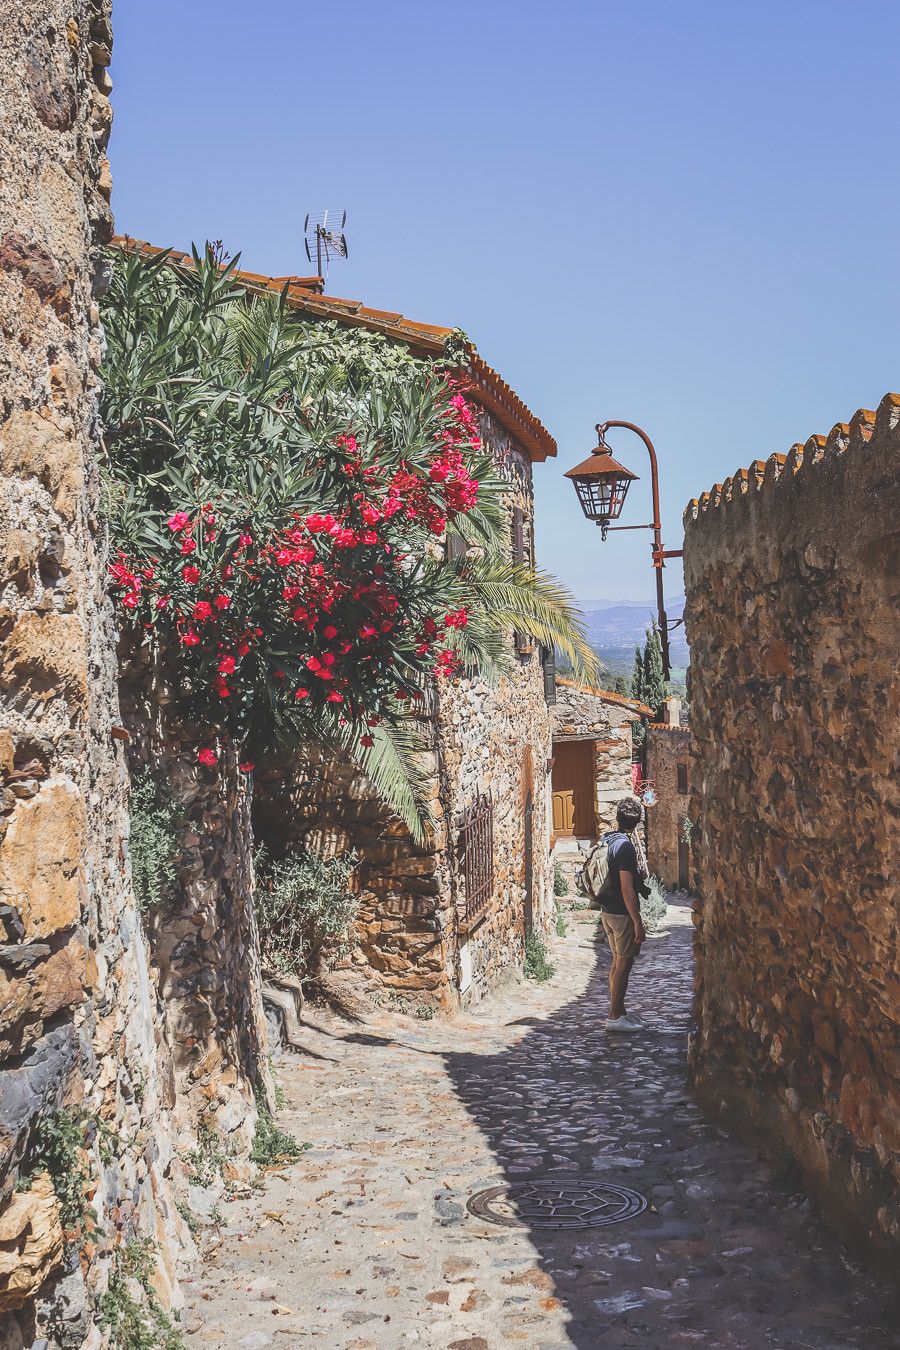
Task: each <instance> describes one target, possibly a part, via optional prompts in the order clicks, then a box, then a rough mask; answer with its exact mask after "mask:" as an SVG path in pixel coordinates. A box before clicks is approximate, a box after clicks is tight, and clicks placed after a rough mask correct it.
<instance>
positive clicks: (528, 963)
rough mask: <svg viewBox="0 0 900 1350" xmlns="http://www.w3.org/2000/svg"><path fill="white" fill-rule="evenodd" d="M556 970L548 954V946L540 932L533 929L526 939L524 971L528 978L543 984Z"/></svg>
mask: <svg viewBox="0 0 900 1350" xmlns="http://www.w3.org/2000/svg"><path fill="white" fill-rule="evenodd" d="M555 972H556V966H555V965H554V964H553V962H552V961H551V960H550V957H549V956H548V954H547V946H546V944H545V942H544V939H543V938H542V937H541V935H540V933H537V932H534V931H532V932H531V933H529V934H528V936H527V937H526V939H525V962H524V964H523V966H522V973H523V975H524V976H525V978H526V980H536V981H537V983H538V984H543V983H544V982H545V980H549V979H550V978H551V977H552V976H553V975H554V974H555Z"/></svg>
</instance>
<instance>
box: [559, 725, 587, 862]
mask: <svg viewBox="0 0 900 1350" xmlns="http://www.w3.org/2000/svg"><path fill="white" fill-rule="evenodd" d="M594 793H595V788H594V745H593V742H592V741H557V743H556V745H555V746H554V747H553V833H554V834H555V835H558V836H559V835H576V836H577V837H578V838H580V839H589V838H591V837H592V836H593V835H594V833H595V829H596V824H595V820H596V812H595V809H594Z"/></svg>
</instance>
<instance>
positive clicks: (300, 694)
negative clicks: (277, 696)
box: [294, 688, 309, 699]
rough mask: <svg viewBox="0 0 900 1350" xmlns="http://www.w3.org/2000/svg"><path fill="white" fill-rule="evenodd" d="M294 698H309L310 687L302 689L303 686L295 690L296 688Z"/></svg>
mask: <svg viewBox="0 0 900 1350" xmlns="http://www.w3.org/2000/svg"><path fill="white" fill-rule="evenodd" d="M294 698H296V699H302V698H309V690H308V689H302V688H301V689H295V690H294Z"/></svg>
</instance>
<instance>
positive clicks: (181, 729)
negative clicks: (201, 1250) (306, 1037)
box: [121, 649, 271, 1166]
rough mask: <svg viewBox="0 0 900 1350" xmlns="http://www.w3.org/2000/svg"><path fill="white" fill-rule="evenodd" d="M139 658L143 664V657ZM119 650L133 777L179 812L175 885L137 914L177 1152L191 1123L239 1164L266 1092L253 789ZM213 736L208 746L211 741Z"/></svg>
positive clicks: (226, 749) (229, 754) (230, 757)
mask: <svg viewBox="0 0 900 1350" xmlns="http://www.w3.org/2000/svg"><path fill="white" fill-rule="evenodd" d="M141 656H143V657H144V660H143V662H142V661H141V660H140V659H138V658H140V657H141ZM146 657H147V649H143V651H142V652H141V653H138V658H136V657H135V655H134V654H133V653H132V654H129V655H128V656H127V657H126V656H125V654H124V652H123V659H122V662H121V669H122V683H121V696H122V715H123V720H124V722H125V725H126V727H127V729H128V731H129V733H130V737H131V741H130V746H129V753H128V759H129V767H130V769H131V772H132V774H133V775H137V774H140V773H144V772H147V771H149V772H150V773H151V774H152V775H153V776H154V777H155V778H156V779H157V780H158V781H160V782H162V783H164V784H165V786H166V788H167V789H168V791H170V792H171V794H172V799H173V802H174V804H175V806H176V808H177V810H178V812H179V814H180V824H179V827H178V843H179V848H180V851H179V853H178V855H177V857H176V859H175V862H174V883H173V886H172V888H171V891H170V894H169V895H168V896H167V897H166V898H165V899H164V900H163V902H162V904H161V905H160V906H159V907H158V908H155V909H154V910H152V911H150V912H148V913H146V914H145V915H144V924H145V928H146V932H147V936H148V941H149V947H150V959H151V963H152V965H151V974H152V977H153V981H154V984H155V987H156V991H157V995H158V1000H159V1014H158V1015H159V1019H160V1023H161V1030H162V1033H163V1034H164V1036H165V1040H166V1043H167V1045H168V1046H169V1047H170V1049H171V1056H172V1074H171V1081H170V1083H169V1086H168V1092H169V1101H168V1105H170V1106H171V1109H172V1111H173V1117H174V1123H175V1127H176V1130H177V1134H178V1142H179V1147H180V1148H181V1150H182V1151H185V1150H187V1149H190V1148H191V1147H192V1145H193V1141H194V1139H195V1136H196V1132H197V1128H198V1126H200V1125H202V1126H204V1127H205V1128H206V1129H209V1130H213V1131H214V1132H215V1133H217V1134H219V1135H220V1136H222V1139H223V1141H224V1147H225V1151H226V1153H228V1154H231V1155H233V1157H234V1159H235V1164H234V1165H236V1166H240V1165H241V1162H240V1160H243V1161H244V1162H246V1155H247V1152H248V1150H249V1146H250V1142H251V1140H252V1137H253V1131H254V1127H255V1124H256V1117H257V1108H256V1101H255V1090H256V1088H257V1087H258V1086H259V1087H261V1088H262V1089H263V1090H264V1092H265V1093H266V1094H267V1095H268V1094H269V1092H270V1086H271V1085H270V1082H269V1069H268V1044H267V1037H266V1023H265V1015H264V1012H263V1005H262V991H261V978H260V968H259V941H258V936H257V931H256V921H255V917H254V910H253V889H254V876H253V854H252V850H253V833H252V827H251V818H250V780H249V778H248V777H247V775H245V774H242V773H240V772H239V770H238V754H237V752H236V750H235V748H234V746H232V745H231V744H230V743H229V742H228V741H227V740H226V739H220V740H218V741H217V742H216V748H217V753H218V755H219V761H218V763H217V764H216V765H215V767H211V768H206V767H204V766H203V765H201V764H199V763H198V760H197V749H198V732H197V728H196V727H186V726H185V725H183V724H182V723H180V722H179V721H178V720H177V719H176V718H175V716H174V715H173V713H172V710H171V709H170V708H168V707H167V704H166V693H165V690H164V688H162V686H161V682H160V681H159V680H155V679H154V676H153V673H152V671H151V669H150V667H149V664H148V662H147V660H146ZM209 743H210V738H209V737H206V738H204V744H209Z"/></svg>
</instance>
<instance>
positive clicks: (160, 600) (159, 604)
mask: <svg viewBox="0 0 900 1350" xmlns="http://www.w3.org/2000/svg"><path fill="white" fill-rule="evenodd" d="M168 603H169V596H168V595H158V596H157V597H156V608H157V609H165V608H166V606H167V605H168Z"/></svg>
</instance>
